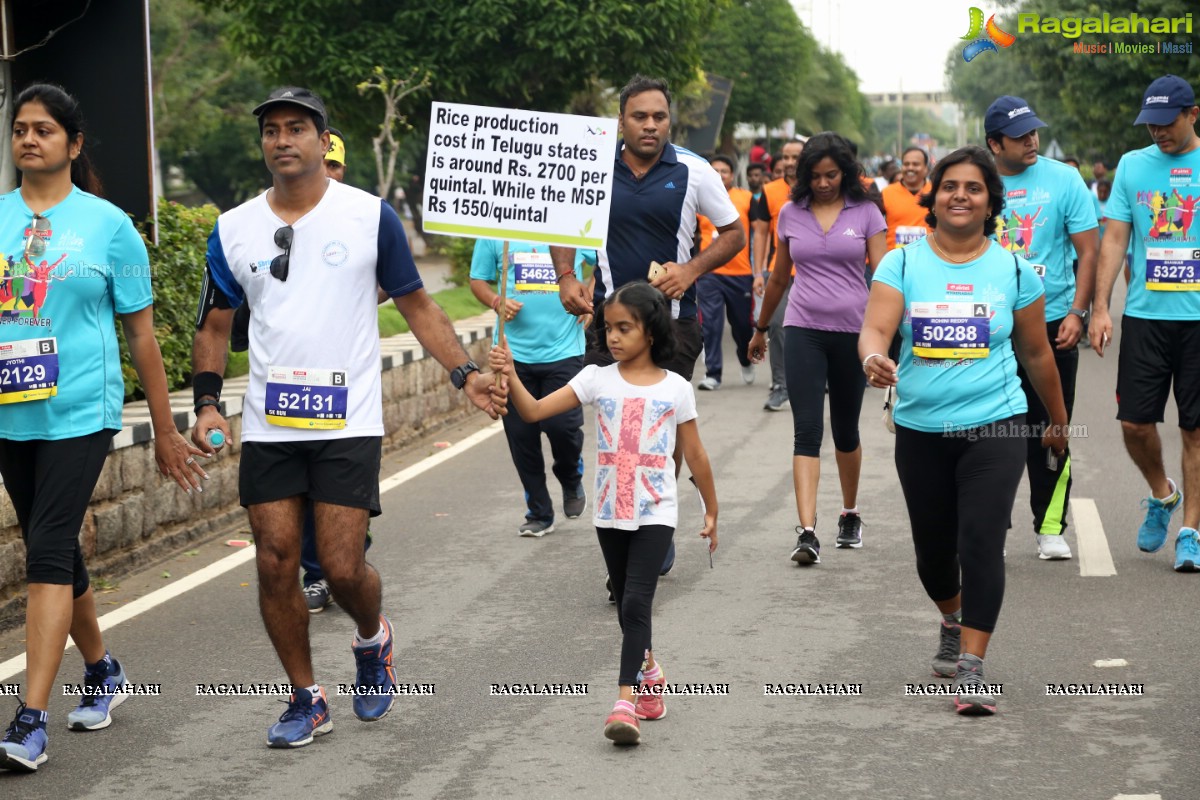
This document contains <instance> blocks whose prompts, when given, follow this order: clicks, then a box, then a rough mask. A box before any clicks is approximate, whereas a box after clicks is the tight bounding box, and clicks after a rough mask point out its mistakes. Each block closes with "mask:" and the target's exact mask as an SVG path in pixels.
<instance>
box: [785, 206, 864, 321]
mask: <svg viewBox="0 0 1200 800" xmlns="http://www.w3.org/2000/svg"><path fill="white" fill-rule="evenodd" d="M886 230H887V223H886V222H885V221H884V219H883V214H881V213H879V209H878V208H876V206H875V204H874V203H872V202H870V201H869V200H864V201H856V200H853V199H851V198H849V197H847V198H846V205H845V207H843V208H842V210H841V211H839V212H838V216H837V219H836V220H835V221H834V223H833V225H832V226H831V227H830V228H829V233H825V232H824V231H822V230H821V225H820V223H818V222H817V218H816V217H815V216H813V213H812V211H810V210H809V208H808V200H807V199H805V200H804V201H802V202H801V204H800V205H796V204H795V203H792V202H788V203H786V204H785V205H784V206H783V208H782V209H780V211H779V223H778V231H779V242H780V246H781V247H784V246H786V247H787V248H788V250H789V252H790V253H791V254H792V261H793V262H795V264H796V280H795V282H794V283H793V284H792V293H791V295H790V296H789V297H788V305H787V313H786V314H785V315H784V317H783V324H784V325H785V326H791V327H794V328H815V329H816V330H821V331H841V332H845V333H858V332H859V330H861V329H862V323H863V312H864V311H866V308H867V293H868V288H867V278H866V271H867V264H866V262H867V239H869V238H870V237H872V236H874V235H875V234H877V233H880V232H882V231H886Z"/></svg>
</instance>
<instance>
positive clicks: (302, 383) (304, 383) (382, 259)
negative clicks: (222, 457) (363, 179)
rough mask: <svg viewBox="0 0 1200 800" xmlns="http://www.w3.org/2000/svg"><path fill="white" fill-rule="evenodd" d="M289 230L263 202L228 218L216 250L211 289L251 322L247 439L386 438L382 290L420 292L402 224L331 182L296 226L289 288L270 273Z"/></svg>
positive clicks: (365, 197) (376, 202) (212, 242)
mask: <svg viewBox="0 0 1200 800" xmlns="http://www.w3.org/2000/svg"><path fill="white" fill-rule="evenodd" d="M284 226H285V223H284V222H283V220H281V219H280V218H279V217H277V216H276V215H275V212H274V211H272V210H271V206H270V205H269V204H268V203H267V195H266V193H265V192H264V193H263V194H261V195H259V196H258V197H255V198H254V199H252V200H249V201H247V202H245V203H243V204H242V205H240V206H238V207H237V208H235V209H233V210H232V211H227V212H225V213H224V214H222V215H221V216H220V218H219V219H218V220H217V224H216V225H215V226H214V227H213V231H212V235H210V236H209V239H208V269H209V272H210V274H211V275H212V279H213V280H214V281H215V282H216V284H217V286H219V287H220V289H221V291H222V292H224V294H225V295H226V297H228V298H229V300H230V301H231V302H232V303H233V304H235V305H237V304H240V303H241V302H242V301H243V300H245V301H246V302H248V303H250V308H251V311H252V314H251V317H250V387H249V389H248V390H247V392H246V400H245V406H244V409H243V411H242V440H243V441H248V442H254V441H263V442H287V441H303V440H311V439H340V438H348V437H354V436H382V435H383V433H384V429H383V401H382V397H383V395H382V388H381V382H380V367H379V322H378V314H377V311H376V300H377V293H376V288H375V287H376V284H378V285H379V286H380V287H382V288H383V289H384V291H386V292H387V293H388V295H389V296H391V297H401V296H403V295H406V294H409V293H411V292H414V291H416V290H417V289H420V288H422V283H421V277H420V275H418V274H417V268H416V265H415V264H414V263H413V260H412V254H411V252H410V251H409V249H408V239H407V237H406V236H405V235H404V227H403V225H402V224H401V222H400V218H399V217H397V216H396V212H395V211H394V210H393V209H392V207H391V206H389V205H388V204H387V203H386V202H384V201H381V200H380V199H379V198H378V197H375V196H373V195H370V194H367V193H366V192H364V191H362V190H360V189H355V188H354V187H352V186H347V185H346V184H343V183H338V182H336V181H330V182H329V185H328V188H327V189H326V191H325V195H324V197H322V198H321V201H320V202H319V203H317V205H316V207H315V208H313V209H312V210H311V211H309V212H308V213H307V214H305V215H304V216H303V217H302V218H301V219H299V220H297V221H296V222H295V223H293V224H292V226H291V227H292V230H293V240H292V247H291V254H290V267H289V274H288V278H287V280H286V281H281V280H279V279H277V278H275V277H273V276H272V275H271V269H270V267H271V262H272V260H273V259H274V258H275V257H276V256H278V255H280V254H281V253H282V250H281V249H280V248H279V246H278V245H276V244H275V232H276V231H277V230H278V229H280V228H282V227H284ZM268 384H270V386H268ZM268 402H269V403H270V406H271V416H272V417H274V423H273V424H272V423H271V422H268Z"/></svg>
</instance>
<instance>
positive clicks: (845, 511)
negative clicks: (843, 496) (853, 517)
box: [842, 506, 858, 514]
mask: <svg viewBox="0 0 1200 800" xmlns="http://www.w3.org/2000/svg"><path fill="white" fill-rule="evenodd" d="M842 513H843V514H857V513H858V506H855V507H854V508H843V509H842Z"/></svg>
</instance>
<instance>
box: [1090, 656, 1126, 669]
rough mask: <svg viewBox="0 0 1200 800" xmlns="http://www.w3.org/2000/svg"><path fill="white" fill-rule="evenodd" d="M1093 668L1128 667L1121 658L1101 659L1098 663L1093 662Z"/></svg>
mask: <svg viewBox="0 0 1200 800" xmlns="http://www.w3.org/2000/svg"><path fill="white" fill-rule="evenodd" d="M1092 666H1093V667H1101V668H1104V667H1128V666H1129V662H1128V661H1126V660H1125V659H1123V658H1102V659H1100V660H1099V661H1096V662H1093V664H1092Z"/></svg>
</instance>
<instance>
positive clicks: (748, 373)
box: [742, 364, 754, 386]
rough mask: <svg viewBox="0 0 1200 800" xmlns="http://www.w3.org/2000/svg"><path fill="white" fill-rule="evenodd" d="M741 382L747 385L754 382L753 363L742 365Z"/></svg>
mask: <svg viewBox="0 0 1200 800" xmlns="http://www.w3.org/2000/svg"><path fill="white" fill-rule="evenodd" d="M742 383H744V384H746V385H747V386H749V385H750V384H752V383H754V365H753V364H751V365H750V366H748V367H742Z"/></svg>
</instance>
